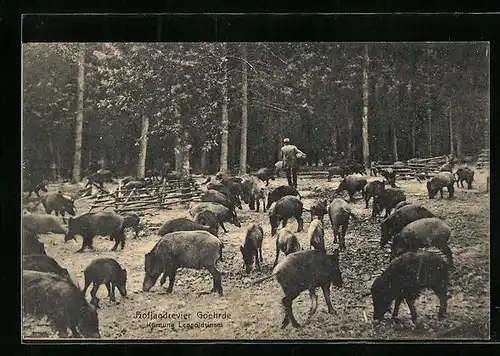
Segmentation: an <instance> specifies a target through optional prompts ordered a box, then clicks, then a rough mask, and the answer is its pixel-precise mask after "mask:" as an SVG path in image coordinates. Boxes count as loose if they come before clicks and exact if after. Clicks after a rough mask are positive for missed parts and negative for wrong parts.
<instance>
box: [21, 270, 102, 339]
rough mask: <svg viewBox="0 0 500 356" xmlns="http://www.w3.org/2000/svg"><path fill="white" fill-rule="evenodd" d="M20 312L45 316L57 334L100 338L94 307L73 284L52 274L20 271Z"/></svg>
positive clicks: (38, 316)
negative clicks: (21, 309)
mask: <svg viewBox="0 0 500 356" xmlns="http://www.w3.org/2000/svg"><path fill="white" fill-rule="evenodd" d="M22 291H23V296H22V299H23V300H22V304H23V313H25V314H29V315H33V316H34V317H36V318H40V317H43V316H46V317H48V319H49V321H50V322H51V324H52V325H53V326H54V328H55V329H56V330H57V332H58V335H59V337H61V338H66V337H68V328H69V329H70V330H71V333H72V336H73V337H75V338H79V337H81V334H83V337H85V338H100V337H101V335H100V334H99V319H98V316H97V311H96V309H95V308H94V307H93V306H92V305H90V304H88V303H87V301H86V300H85V296H84V295H83V293H82V291H81V290H80V289H79V288H78V287H77V286H76V285H75V284H73V283H70V282H68V280H66V279H65V278H62V277H60V276H58V275H56V274H53V273H44V272H38V271H23V275H22ZM80 333H81V334H80Z"/></svg>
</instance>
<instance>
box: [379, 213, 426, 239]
mask: <svg viewBox="0 0 500 356" xmlns="http://www.w3.org/2000/svg"><path fill="white" fill-rule="evenodd" d="M433 217H435V215H434V214H433V213H431V212H430V211H429V210H428V209H427V208H424V207H423V206H421V205H418V204H409V205H406V206H403V207H401V208H399V209H396V210H394V213H392V214H391V215H390V216H389V217H387V218H386V219H384V220H382V222H381V224H380V233H381V236H380V247H384V246H385V245H386V244H387V243H388V242H389V241H391V239H392V237H393V236H394V235H396V234H397V233H398V232H400V231H401V230H402V229H403V228H404V227H405V226H406V225H408V224H409V223H411V222H413V221H416V220H419V219H423V218H433Z"/></svg>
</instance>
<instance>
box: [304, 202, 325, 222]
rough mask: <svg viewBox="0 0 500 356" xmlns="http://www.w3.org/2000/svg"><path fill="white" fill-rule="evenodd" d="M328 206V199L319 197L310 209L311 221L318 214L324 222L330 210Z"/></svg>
mask: <svg viewBox="0 0 500 356" xmlns="http://www.w3.org/2000/svg"><path fill="white" fill-rule="evenodd" d="M327 207H328V200H327V199H317V200H316V201H315V202H314V203H313V205H311V207H310V209H309V210H310V212H311V221H313V219H314V217H315V216H317V217H318V219H319V220H320V221H321V222H323V217H324V216H325V215H326V214H328V211H327V210H326V209H327Z"/></svg>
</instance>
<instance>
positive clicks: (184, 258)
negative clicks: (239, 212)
mask: <svg viewBox="0 0 500 356" xmlns="http://www.w3.org/2000/svg"><path fill="white" fill-rule="evenodd" d="M220 251H221V242H220V240H219V239H218V238H217V237H215V236H214V235H212V234H211V233H209V232H207V231H201V230H198V231H177V232H171V233H169V234H166V235H165V236H163V237H162V238H161V239H160V241H158V243H157V244H156V245H155V246H154V247H153V249H152V250H151V251H150V252H149V253H147V254H146V255H145V256H144V270H145V276H144V281H143V284H142V290H143V291H144V292H147V291H149V290H150V289H151V288H152V287H153V286H154V285H155V283H156V281H157V280H158V277H160V275H161V274H162V273H163V277H162V278H161V280H160V285H163V284H164V283H165V282H166V280H167V277H169V284H168V288H167V293H171V292H172V289H173V288H174V281H175V274H176V272H177V269H178V268H193V269H198V270H199V269H203V268H206V269H207V270H208V271H209V272H210V274H211V275H212V277H213V288H212V291H211V292H218V293H219V295H222V282H221V273H220V272H219V271H218V270H217V268H216V262H217V260H219V258H220Z"/></svg>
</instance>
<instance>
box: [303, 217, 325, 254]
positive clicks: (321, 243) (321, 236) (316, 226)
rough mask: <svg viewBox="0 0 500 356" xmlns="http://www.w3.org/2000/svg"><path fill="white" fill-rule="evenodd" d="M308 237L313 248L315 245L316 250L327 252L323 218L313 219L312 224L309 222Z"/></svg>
mask: <svg viewBox="0 0 500 356" xmlns="http://www.w3.org/2000/svg"><path fill="white" fill-rule="evenodd" d="M307 238H308V240H309V243H310V245H311V248H313V247H314V248H315V249H316V250H319V251H323V252H325V253H326V248H325V230H324V229H323V224H322V223H321V220H319V219H317V218H316V219H314V220H313V221H311V224H309V229H308V230H307Z"/></svg>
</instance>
